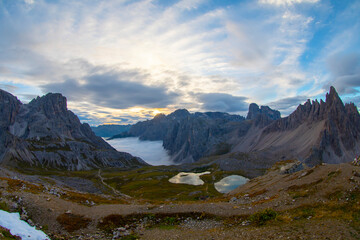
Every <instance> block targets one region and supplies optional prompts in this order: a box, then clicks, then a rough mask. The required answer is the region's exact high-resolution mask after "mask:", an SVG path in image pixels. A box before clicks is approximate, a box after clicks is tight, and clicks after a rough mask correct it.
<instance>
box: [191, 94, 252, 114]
mask: <svg viewBox="0 0 360 240" xmlns="http://www.w3.org/2000/svg"><path fill="white" fill-rule="evenodd" d="M198 100H199V102H201V103H203V105H202V108H203V109H204V110H206V111H220V112H242V111H246V110H247V109H248V103H246V102H245V100H246V98H245V97H234V96H232V95H230V94H226V93H205V94H200V95H199V96H198Z"/></svg>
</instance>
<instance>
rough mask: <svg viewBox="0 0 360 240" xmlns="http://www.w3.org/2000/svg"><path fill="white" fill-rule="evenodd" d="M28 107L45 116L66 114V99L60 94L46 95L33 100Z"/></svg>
mask: <svg viewBox="0 0 360 240" xmlns="http://www.w3.org/2000/svg"><path fill="white" fill-rule="evenodd" d="M29 106H31V107H35V108H36V109H37V110H42V111H43V112H44V113H45V115H46V116H48V117H49V116H51V115H56V114H60V113H65V112H67V100H66V97H64V96H63V95H61V94H60V93H48V94H46V95H45V96H42V97H37V98H36V99H33V100H32V101H31V102H30V103H29Z"/></svg>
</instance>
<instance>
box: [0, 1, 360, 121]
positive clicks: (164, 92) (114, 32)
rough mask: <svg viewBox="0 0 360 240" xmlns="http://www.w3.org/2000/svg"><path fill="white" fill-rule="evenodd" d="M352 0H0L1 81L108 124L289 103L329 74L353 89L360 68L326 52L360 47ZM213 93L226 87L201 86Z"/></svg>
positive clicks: (317, 90)
mask: <svg viewBox="0 0 360 240" xmlns="http://www.w3.org/2000/svg"><path fill="white" fill-rule="evenodd" d="M26 2H27V3H31V2H33V4H27V3H26ZM343 2H344V5H341V7H340V8H339V7H338V6H337V5H338V3H333V2H332V1H316V0H293V1H291V0H283V1H280V0H258V1H251V0H246V1H205V0H196V1H191V0H175V1H149V0H138V1H98V0H94V1H86V2H84V1H62V2H59V1H50V0H41V1H34V0H23V1H16V3H14V1H1V0H0V36H1V37H0V72H1V75H2V76H1V80H3V81H4V82H1V83H3V84H5V83H6V84H14V85H15V86H18V85H21V84H22V85H24V87H23V88H20V89H19V90H17V95H18V96H21V92H23V90H22V89H24V88H27V87H28V89H30V88H31V90H28V91H26V92H25V93H26V94H33V93H34V94H41V93H40V90H39V89H41V90H42V91H43V92H42V94H45V93H46V92H47V91H56V92H60V91H63V92H62V93H63V94H64V95H65V96H66V97H68V99H69V100H70V101H69V106H70V107H71V109H72V110H74V111H79V112H83V113H84V114H87V117H88V119H92V121H100V120H99V119H101V121H107V122H110V121H112V120H114V119H115V118H114V119H111V116H110V115H111V114H114V116H115V117H121V115H122V114H124V115H125V117H126V118H127V117H128V116H130V115H132V116H137V117H138V119H145V118H146V117H148V116H149V115H146V114H147V113H146V111H148V110H149V109H146V108H152V107H154V106H156V107H164V108H166V111H170V110H174V108H177V107H178V108H183V107H186V108H189V109H190V110H191V111H200V110H202V108H205V107H206V108H208V110H213V109H217V110H221V111H225V110H226V109H229V111H234V110H236V109H238V108H240V109H241V108H243V107H239V106H241V104H240V105H239V106H236V105H232V102H234V101H239V103H241V102H244V101H245V99H242V100H241V99H240V100H239V99H236V97H235V96H243V97H244V98H245V97H246V98H247V100H246V101H248V102H257V103H258V104H260V105H261V104H266V103H269V102H270V103H273V102H274V103H276V102H277V101H279V102H278V103H279V104H280V103H281V100H283V99H286V98H287V97H288V96H311V97H312V96H315V95H317V94H322V95H323V90H322V87H323V86H325V85H326V86H327V85H329V84H330V83H331V84H334V85H335V86H336V87H337V88H338V89H339V91H341V92H343V93H354V92H355V91H356V88H357V85H358V75H357V72H356V71H355V72H351V71H348V70H347V69H345V70H346V72H347V73H343V72H344V71H345V70H344V71H343V72H341V71H340V72H339V70H337V69H336V67H339V66H336V61H335V60H331V59H330V58H329V56H332V55H336V54H340V55H344V52H355V53H356V52H359V47H358V46H359V36H360V35H359V34H358V33H359V26H360V22H359V18H358V12H359V11H358V10H359V5H360V4H359V3H356V2H357V1H354V3H351V4H349V3H345V2H346V1H343ZM228 5H231V6H228ZM320 15H321V16H320ZM324 33H325V34H324ZM319 36H320V37H322V39H324V40H323V41H317V40H318V38H319ZM312 40H314V41H312ZM313 42H315V43H318V45H316V44H313ZM324 46H325V47H324ZM321 49H324V50H323V52H324V53H322V51H321ZM304 56H306V57H309V59H305V57H304ZM314 56H315V57H318V59H316V58H315V57H314ZM304 59H305V60H306V62H307V63H309V64H307V65H306V64H305V65H304V64H303V62H302V61H303V60H304ZM324 59H329V60H328V63H326V64H325V63H324ZM350 60H351V59H350ZM350 60H341V61H344V64H342V65H344V66H345V65H347V64H349V63H345V62H346V61H348V62H349V61H350ZM322 61H323V62H322ZM353 61H354V60H351V61H350V64H353ZM332 62H333V63H332ZM325 66H328V68H327V69H325ZM330 68H331V69H334V70H333V72H330V74H329V73H328V71H329V69H330ZM354 69H356V67H354ZM97 80H99V81H103V85H101V84H99V83H97V82H96V81H97ZM329 82H330V83H329ZM29 86H30V87H29ZM342 88H343V89H342ZM33 89H37V90H38V91H39V93H38V92H36V91H32V90H33ZM124 89H127V90H128V91H135V92H134V93H135V94H136V96H130V94H129V93H128V92H126V91H125V90H124ZM75 90H76V91H75ZM97 90H101V91H104V94H101V93H100V92H96V91H97ZM326 90H327V89H326ZM215 92H221V93H226V94H228V96H227V97H223V99H220V97H219V96H217V98H218V99H216V97H215V96H211V95H208V96H207V97H206V95H204V93H215ZM23 93H24V92H23ZM175 93H176V94H175ZM150 94H153V95H154V96H150ZM115 96H117V99H116V97H115ZM197 96H202V97H203V99H204V101H202V102H201V103H200V104H199V103H197V100H198V99H199V97H197ZM229 96H232V97H233V98H232V97H229ZM23 97H24V98H25V97H26V96H25V95H23ZM28 97H30V96H28ZM205 98H206V99H205ZM73 99H74V100H73ZM226 99H227V100H226ZM72 100H73V101H72ZM205 100H206V101H205ZM80 102H81V104H80ZM294 102H295V100H294ZM283 104H285V103H283ZM289 104H290V103H289ZM290 105H291V104H290ZM290 105H289V109H290V108H291V106H290ZM128 106H137V108H139V109H141V111H140V110H139V111H134V112H131V111H130V110H129V109H127V108H126V107H128ZM279 106H280V107H282V108H284V109H286V106H285V105H284V106H282V105H279ZM114 107H116V108H118V107H123V109H120V110H121V111H117V110H119V109H115V108H114ZM104 108H106V111H107V112H108V113H109V115H105V113H101V111H102V110H103V109H104ZM125 110H126V111H125ZM284 111H287V110H284ZM127 119H129V118H127ZM124 120H125V119H124ZM129 121H130V120H129ZM131 121H133V120H132V119H131Z"/></svg>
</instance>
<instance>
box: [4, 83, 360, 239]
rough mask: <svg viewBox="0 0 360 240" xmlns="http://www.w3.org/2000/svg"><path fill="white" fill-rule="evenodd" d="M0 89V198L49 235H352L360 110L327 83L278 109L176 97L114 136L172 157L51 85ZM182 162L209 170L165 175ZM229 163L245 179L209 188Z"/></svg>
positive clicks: (356, 232) (359, 196) (184, 168)
mask: <svg viewBox="0 0 360 240" xmlns="http://www.w3.org/2000/svg"><path fill="white" fill-rule="evenodd" d="M0 100H1V102H0V105H1V111H2V112H1V118H0V126H1V129H2V131H1V133H0V134H1V135H0V137H1V138H0V139H1V141H2V145H1V148H0V150H1V152H0V153H1V155H0V156H1V168H0V198H1V199H0V209H2V210H5V211H13V212H14V211H15V212H19V213H20V216H21V219H23V220H25V221H27V222H28V223H30V224H31V225H34V226H37V227H38V228H39V229H42V230H43V231H44V232H45V233H46V234H48V236H49V237H50V238H51V239H89V240H90V239H183V238H184V237H186V238H188V239H358V238H359V237H360V228H359V226H360V207H359V206H360V204H359V202H360V185H359V184H360V159H359V158H356V159H355V160H354V157H356V156H357V154H358V151H359V139H358V136H360V135H359V134H360V132H359V131H360V128H359V126H360V125H359V123H360V122H359V120H360V117H359V113H358V111H357V109H356V107H355V105H353V104H345V105H344V104H343V103H342V101H341V99H340V98H339V96H338V94H337V93H336V90H335V89H334V88H331V89H330V92H329V93H328V94H327V96H326V100H325V102H323V101H320V102H318V101H313V102H310V101H307V102H306V103H305V104H304V105H300V106H299V107H298V108H297V109H296V110H295V111H294V112H293V113H292V114H290V115H289V116H288V117H285V118H281V116H280V113H279V112H278V111H276V110H273V109H271V108H269V107H266V106H261V107H259V106H258V105H256V104H250V106H249V112H248V115H247V117H246V118H245V117H241V116H238V115H230V114H227V113H219V112H205V113H190V112H188V111H187V110H185V109H182V110H177V111H175V112H173V113H171V114H169V115H163V114H160V115H157V116H156V117H155V118H154V119H152V120H148V121H145V122H139V123H137V124H134V125H132V126H131V127H130V128H129V130H128V131H127V132H122V133H120V134H118V135H117V136H114V137H113V138H116V137H139V138H140V139H142V140H162V141H163V146H164V148H165V149H166V150H168V151H169V153H170V154H171V156H172V159H173V161H174V162H176V163H177V164H176V165H170V166H150V165H148V164H146V163H145V162H144V161H143V160H142V159H140V158H138V157H136V156H132V155H130V154H128V153H123V152H118V151H116V150H115V149H114V148H113V147H111V146H110V145H109V144H108V143H107V142H106V141H104V140H103V139H102V138H100V137H97V136H96V135H95V134H94V133H93V132H92V131H91V128H90V127H89V125H87V124H82V123H81V122H80V121H79V119H78V118H77V117H76V115H75V114H73V113H72V112H71V111H69V110H67V106H66V98H65V97H63V96H62V95H60V94H52V93H50V94H47V95H45V96H43V97H38V98H36V99H34V100H32V101H31V102H30V103H28V104H22V103H21V102H20V101H19V100H17V98H16V97H14V96H12V95H11V94H9V93H7V92H5V91H1V92H0ZM184 172H185V173H199V174H200V173H205V172H207V174H204V175H201V176H200V179H201V180H202V181H203V184H202V185H189V184H180V183H171V182H170V181H169V179H171V178H172V177H174V176H175V175H177V174H181V173H184ZM232 175H239V176H244V177H247V178H249V179H250V180H249V181H248V182H247V183H245V184H244V185H241V186H239V187H237V188H236V189H235V190H233V191H231V192H229V193H225V194H223V193H220V192H218V191H217V190H216V188H215V186H214V185H215V183H217V182H219V181H220V180H222V179H224V178H225V177H227V176H232ZM0 233H1V229H0Z"/></svg>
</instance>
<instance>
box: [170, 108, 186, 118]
mask: <svg viewBox="0 0 360 240" xmlns="http://www.w3.org/2000/svg"><path fill="white" fill-rule="evenodd" d="M190 115H191V114H190V113H189V111H188V110H186V109H178V110H176V111H175V112H173V113H171V114H169V115H168V116H169V117H171V118H175V119H182V118H187V117H188V116H190Z"/></svg>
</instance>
